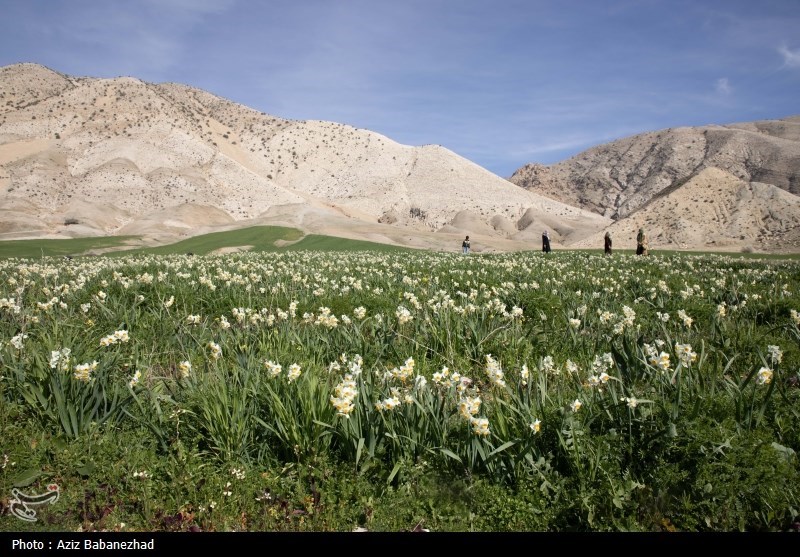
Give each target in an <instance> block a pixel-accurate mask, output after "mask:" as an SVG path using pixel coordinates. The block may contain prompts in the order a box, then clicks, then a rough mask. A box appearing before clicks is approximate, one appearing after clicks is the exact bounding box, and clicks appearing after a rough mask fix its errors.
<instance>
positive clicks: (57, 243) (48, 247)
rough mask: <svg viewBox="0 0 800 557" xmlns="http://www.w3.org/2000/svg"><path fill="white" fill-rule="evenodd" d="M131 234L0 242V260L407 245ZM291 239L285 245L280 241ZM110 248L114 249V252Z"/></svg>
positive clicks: (248, 234) (275, 229)
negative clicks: (142, 240) (142, 241)
mask: <svg viewBox="0 0 800 557" xmlns="http://www.w3.org/2000/svg"><path fill="white" fill-rule="evenodd" d="M135 239H136V237H134V236H119V237H117V236H108V237H95V238H69V239H64V240H8V241H4V242H0V259H8V258H12V257H17V258H27V259H32V258H38V257H60V256H72V257H81V256H85V255H87V254H91V253H93V252H98V251H101V250H102V251H104V253H102V255H105V256H109V257H122V256H130V255H180V254H187V253H193V254H196V255H207V254H209V253H212V252H214V251H216V250H220V249H224V248H235V247H242V248H243V249H245V248H246V251H253V252H273V251H284V250H286V251H301V250H313V251H349V252H351V251H376V252H389V253H391V252H398V251H408V250H410V248H401V247H398V246H392V245H387V244H380V243H377V242H367V241H362V240H350V239H347V238H337V237H335V236H321V235H317V234H309V235H307V236H305V237H304V236H303V233H302V232H301V231H300V230H297V229H296V228H287V227H281V226H253V227H249V228H242V229H239V230H228V231H224V232H212V233H210V234H202V235H200V236H194V237H192V238H187V239H186V240H181V241H180V242H175V243H173V244H167V245H163V246H155V247H147V248H135V249H126V248H125V244H126V242H129V241H131V240H135ZM281 241H282V242H292V243H289V244H286V245H284V246H281V245H278V244H277V243H279V242H281ZM109 248H114V249H113V251H105V250H109Z"/></svg>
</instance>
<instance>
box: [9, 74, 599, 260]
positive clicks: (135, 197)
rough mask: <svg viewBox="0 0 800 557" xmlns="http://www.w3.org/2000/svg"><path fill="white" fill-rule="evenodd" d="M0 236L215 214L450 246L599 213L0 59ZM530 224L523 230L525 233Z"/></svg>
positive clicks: (303, 132)
mask: <svg viewBox="0 0 800 557" xmlns="http://www.w3.org/2000/svg"><path fill="white" fill-rule="evenodd" d="M0 222H2V223H3V224H2V227H0V239H2V238H23V237H69V236H86V235H113V234H143V235H150V236H151V237H152V238H153V239H154V241H167V240H171V239H174V238H176V237H180V236H188V235H193V234H197V233H201V232H206V231H208V230H210V229H219V228H221V227H227V228H232V227H237V226H249V225H252V224H269V223H274V224H284V225H291V226H298V227H300V228H302V229H304V230H306V231H309V232H316V233H327V234H338V235H341V236H346V237H353V238H367V239H373V240H378V241H386V242H391V243H399V244H406V245H415V246H423V247H424V246H427V247H432V248H441V247H444V248H447V249H457V247H458V241H459V240H460V238H461V237H463V235H465V234H471V235H472V236H473V239H474V240H475V241H474V242H473V245H474V246H475V247H476V248H477V250H480V249H519V248H525V247H531V245H530V244H531V242H532V241H534V239H535V238H536V237H538V235H540V234H541V230H539V228H540V227H542V226H546V227H548V228H550V229H551V231H552V235H553V240H554V245H559V244H561V245H567V244H570V243H573V242H575V241H577V240H579V239H581V238H583V237H585V236H587V235H589V234H592V233H594V232H596V231H598V230H602V229H603V228H604V227H605V226H607V225H608V224H610V223H611V220H610V219H609V218H608V217H605V216H602V215H598V214H596V213H594V212H591V211H588V210H584V209H580V208H577V207H573V206H570V205H568V204H565V203H562V202H560V201H557V200H554V199H552V198H550V197H546V196H542V195H539V194H537V193H534V192H531V191H526V190H525V189H522V188H519V187H517V186H515V185H514V184H512V183H510V182H508V181H507V180H504V179H502V178H500V177H498V176H496V175H494V174H491V173H490V172H488V171H487V170H485V169H483V168H481V167H479V166H478V165H476V164H474V163H472V162H470V161H468V160H466V159H464V158H462V157H460V156H458V155H457V154H455V153H453V152H451V151H449V150H447V149H444V148H443V147H440V146H435V145H427V146H421V147H411V146H406V145H401V144H398V143H396V142H394V141H392V140H390V139H389V138H387V137H384V136H382V135H379V134H377V133H373V132H370V131H368V130H362V129H356V128H353V127H350V126H347V125H343V124H338V123H334V122H322V121H292V120H285V119H282V118H279V117H276V116H271V115H268V114H264V113H261V112H258V111H255V110H253V109H250V108H248V107H246V106H242V105H240V104H236V103H233V102H231V101H228V100H226V99H223V98H220V97H217V96H215V95H213V94H211V93H209V92H205V91H201V90H198V89H194V88H191V87H188V86H185V85H180V84H151V83H146V82H143V81H140V80H138V79H135V78H131V77H120V78H115V79H97V78H89V77H70V76H65V75H62V74H60V73H57V72H54V71H52V70H50V69H47V68H44V67H42V66H39V65H35V64H17V65H13V66H7V67H4V68H0ZM534 228H535V231H533V230H534Z"/></svg>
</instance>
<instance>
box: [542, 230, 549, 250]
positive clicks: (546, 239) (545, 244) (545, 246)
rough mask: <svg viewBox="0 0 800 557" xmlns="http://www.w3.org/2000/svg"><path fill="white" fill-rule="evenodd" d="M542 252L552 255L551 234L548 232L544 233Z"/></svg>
mask: <svg viewBox="0 0 800 557" xmlns="http://www.w3.org/2000/svg"><path fill="white" fill-rule="evenodd" d="M542 251H543V252H545V253H550V234H548V233H547V230H545V231H544V232H542Z"/></svg>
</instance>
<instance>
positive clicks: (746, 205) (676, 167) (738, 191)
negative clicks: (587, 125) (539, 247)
mask: <svg viewBox="0 0 800 557" xmlns="http://www.w3.org/2000/svg"><path fill="white" fill-rule="evenodd" d="M510 180H511V181H512V182H513V183H515V184H517V185H519V186H521V187H522V188H524V189H526V190H528V191H533V192H536V193H540V194H542V195H546V196H548V197H551V198H553V199H556V200H559V201H561V202H563V203H567V204H571V205H575V206H578V207H581V208H584V209H588V210H590V211H593V212H595V213H597V214H602V215H604V216H607V217H610V218H612V219H614V220H615V221H617V222H616V223H615V224H614V225H613V226H612V227H611V230H612V231H613V230H616V231H619V232H621V233H622V235H623V236H625V237H629V238H628V239H629V240H630V241H632V240H631V238H632V237H633V236H635V232H633V234H631V231H632V230H634V229H638V227H639V226H646V227H649V228H651V229H653V230H652V232H653V233H651V238H652V239H653V241H654V242H655V243H656V245H661V246H662V247H670V248H684V249H703V248H719V247H723V246H724V247H726V248H727V249H749V248H753V249H759V250H768V251H798V250H800V243H798V239H799V238H798V234H797V232H796V230H795V227H796V226H797V223H798V221H799V220H800V212H798V204H797V200H798V197H797V196H798V194H800V116H793V117H789V118H785V119H782V120H768V121H758V122H750V123H739V124H731V125H727V126H703V127H687V128H674V129H667V130H662V131H657V132H650V133H644V134H640V135H635V136H632V137H628V138H625V139H621V140H618V141H614V142H611V143H607V144H604V145H600V146H598V147H594V148H592V149H589V150H587V151H584V152H583V153H580V154H579V155H577V156H575V157H572V158H570V159H568V160H565V161H563V162H560V163H558V164H555V165H552V166H544V165H540V164H528V165H526V166H524V167H522V168H520V169H519V170H517V171H516V172H515V173H514V175H513V176H512V177H511V178H510ZM670 203H672V205H670ZM666 207H672V209H671V210H666V209H665V208H666ZM744 223H748V224H746V225H745V224H744ZM623 231H624V232H623ZM598 238H600V239H599V240H598ZM590 242H592V243H593V244H594V245H595V246H599V245H602V234H601V235H599V236H598V235H595V236H594V237H593V239H592V240H590ZM582 243H585V242H582ZM630 246H631V244H630V243H629V244H627V247H630Z"/></svg>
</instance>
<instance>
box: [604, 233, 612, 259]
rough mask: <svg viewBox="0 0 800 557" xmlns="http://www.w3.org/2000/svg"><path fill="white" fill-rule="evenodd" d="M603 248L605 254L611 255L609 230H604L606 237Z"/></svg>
mask: <svg viewBox="0 0 800 557" xmlns="http://www.w3.org/2000/svg"><path fill="white" fill-rule="evenodd" d="M603 249H604V250H605V252H606V255H611V232H606V239H605V244H604V246H603Z"/></svg>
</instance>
